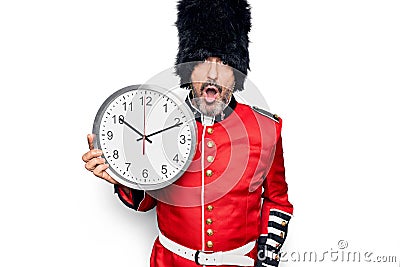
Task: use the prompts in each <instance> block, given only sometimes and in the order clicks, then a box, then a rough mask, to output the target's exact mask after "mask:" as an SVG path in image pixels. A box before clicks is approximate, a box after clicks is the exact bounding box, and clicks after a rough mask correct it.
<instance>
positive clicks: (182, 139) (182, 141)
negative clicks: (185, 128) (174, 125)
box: [179, 134, 186, 145]
mask: <svg viewBox="0 0 400 267" xmlns="http://www.w3.org/2000/svg"><path fill="white" fill-rule="evenodd" d="M180 138H181V140H180V141H179V143H181V144H182V145H183V144H185V143H186V136H185V135H184V134H181V136H180Z"/></svg>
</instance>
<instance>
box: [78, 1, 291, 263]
mask: <svg viewBox="0 0 400 267" xmlns="http://www.w3.org/2000/svg"><path fill="white" fill-rule="evenodd" d="M176 25H177V28H178V32H179V52H178V56H177V62H176V73H177V74H178V75H179V76H180V78H181V86H182V87H185V88H187V89H189V90H190V94H189V97H188V98H187V104H188V105H189V107H191V108H192V110H193V112H194V113H195V114H196V115H197V117H196V120H197V122H196V123H197V128H198V138H197V139H198V143H197V149H196V153H195V156H194V158H193V162H192V164H191V165H190V166H189V168H188V170H187V171H186V172H185V173H184V174H183V175H182V177H181V178H180V179H178V180H177V181H176V182H175V183H174V185H176V186H177V187H180V188H188V189H190V190H189V191H190V194H188V195H185V194H181V193H179V194H177V192H178V191H174V190H175V189H174V187H172V189H171V186H170V187H167V188H166V189H161V190H158V191H151V192H150V191H149V192H144V191H141V190H134V189H130V188H127V187H125V186H123V185H121V184H119V183H118V182H117V181H115V180H114V179H113V178H112V177H110V176H109V175H108V174H107V172H106V169H107V168H108V164H105V161H104V159H102V158H99V156H100V155H101V153H102V152H101V151H99V150H95V149H93V138H94V136H93V135H89V136H88V142H89V148H90V151H89V152H87V153H85V154H84V155H83V157H82V158H83V160H84V161H85V162H86V165H85V167H86V168H87V169H88V170H90V171H92V172H93V173H94V174H95V175H96V176H98V177H100V178H102V179H104V180H107V181H108V182H110V183H112V184H114V185H115V192H116V193H117V194H118V196H119V198H120V199H121V201H122V202H123V203H124V204H125V205H127V206H128V207H130V208H132V209H134V210H136V211H148V210H150V209H152V208H154V207H156V209H157V219H158V226H159V229H160V234H159V237H158V238H157V240H156V241H155V243H154V247H153V251H152V255H151V261H150V262H151V266H152V267H156V266H157V267H166V266H175V267H180V266H185V267H186V266H198V265H210V266H221V265H222V266H278V262H279V256H278V254H279V250H280V248H281V246H282V244H283V242H284V241H285V238H286V235H287V228H288V222H289V220H290V218H291V214H292V212H293V207H292V205H291V203H290V202H289V201H288V195H287V184H286V181H285V170H284V163H283V150H282V138H281V127H282V120H281V119H280V118H278V117H277V116H275V115H271V114H270V113H269V112H267V111H264V110H261V109H258V108H255V107H250V106H247V105H244V104H241V103H238V102H237V101H236V99H235V97H234V96H233V94H232V93H233V92H236V91H239V90H243V83H244V79H245V75H246V74H247V70H248V69H249V54H248V42H249V40H248V36H247V35H248V32H249V31H250V26H251V23H250V7H249V5H248V3H247V1H246V0H212V1H210V0H202V1H198V0H181V1H179V3H178V20H177V23H176ZM164 196H168V197H170V198H169V199H168V200H169V201H165V198H163V197H164ZM256 241H257V242H256Z"/></svg>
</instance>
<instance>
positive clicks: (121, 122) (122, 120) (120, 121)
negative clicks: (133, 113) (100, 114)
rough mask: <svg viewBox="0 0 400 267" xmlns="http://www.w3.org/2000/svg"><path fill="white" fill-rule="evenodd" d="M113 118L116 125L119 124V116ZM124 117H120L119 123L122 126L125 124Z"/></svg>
mask: <svg viewBox="0 0 400 267" xmlns="http://www.w3.org/2000/svg"><path fill="white" fill-rule="evenodd" d="M112 118H113V119H114V124H116V123H117V116H116V115H114V116H112ZM124 119H125V118H124V116H122V115H119V117H118V122H119V123H120V124H123V123H124Z"/></svg>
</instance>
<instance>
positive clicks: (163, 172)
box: [161, 165, 168, 174]
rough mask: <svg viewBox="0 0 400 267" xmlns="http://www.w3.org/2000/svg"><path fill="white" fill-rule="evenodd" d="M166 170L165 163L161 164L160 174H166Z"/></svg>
mask: <svg viewBox="0 0 400 267" xmlns="http://www.w3.org/2000/svg"><path fill="white" fill-rule="evenodd" d="M167 172H168V170H167V165H161V173H162V174H167Z"/></svg>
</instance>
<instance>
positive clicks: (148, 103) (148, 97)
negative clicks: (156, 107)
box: [140, 96, 153, 106]
mask: <svg viewBox="0 0 400 267" xmlns="http://www.w3.org/2000/svg"><path fill="white" fill-rule="evenodd" d="M140 100H142V106H143V105H144V102H145V101H144V97H143V96H142V97H141V98H140ZM152 100H153V98H151V96H146V101H147V102H146V106H151V101H152Z"/></svg>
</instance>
